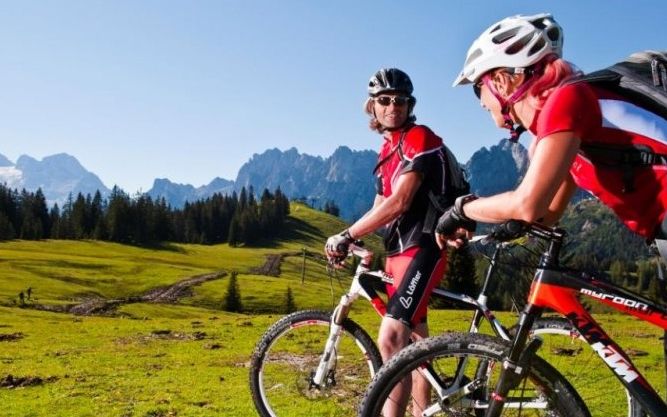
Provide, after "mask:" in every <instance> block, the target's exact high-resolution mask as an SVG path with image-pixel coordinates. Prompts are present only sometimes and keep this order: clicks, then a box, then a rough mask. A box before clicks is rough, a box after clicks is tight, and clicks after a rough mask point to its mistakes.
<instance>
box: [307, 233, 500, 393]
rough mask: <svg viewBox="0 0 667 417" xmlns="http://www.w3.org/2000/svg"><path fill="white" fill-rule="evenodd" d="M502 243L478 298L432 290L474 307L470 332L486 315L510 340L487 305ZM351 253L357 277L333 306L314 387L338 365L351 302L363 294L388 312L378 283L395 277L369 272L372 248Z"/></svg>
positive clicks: (381, 311)
mask: <svg viewBox="0 0 667 417" xmlns="http://www.w3.org/2000/svg"><path fill="white" fill-rule="evenodd" d="M481 239H483V236H480V237H477V238H476V239H475V240H481ZM502 246H503V244H502V243H499V244H497V245H496V249H495V251H494V253H493V255H492V257H491V260H490V262H491V263H490V265H489V268H488V269H487V272H486V277H485V281H484V285H483V287H482V289H481V291H480V294H479V296H478V297H477V299H474V298H472V297H469V296H467V295H464V294H458V293H453V292H450V291H447V290H443V289H440V288H435V289H434V290H433V293H432V296H435V297H440V298H444V299H447V300H450V301H453V302H455V303H457V304H461V305H466V306H468V307H470V309H471V310H474V315H473V318H472V321H471V323H470V328H469V332H471V333H476V332H477V331H478V329H479V325H480V324H481V322H482V320H483V319H485V318H486V320H487V321H488V322H489V323H490V324H491V327H492V329H493V331H494V332H495V334H496V335H497V336H499V337H502V338H503V339H505V340H510V336H509V334H508V333H507V330H506V329H505V328H504V327H503V326H502V324H501V323H500V322H499V321H498V320H497V319H496V317H495V316H494V314H493V312H492V311H491V310H490V309H489V308H488V307H487V305H486V302H487V296H486V288H487V285H488V282H489V280H490V278H491V276H492V275H493V272H494V270H495V267H496V265H497V262H498V257H499V255H500V252H501V247H502ZM349 253H350V255H351V256H356V257H358V258H359V259H360V262H359V265H358V266H357V269H356V271H355V274H354V278H353V279H352V283H351V285H350V289H349V290H348V292H347V293H346V294H343V295H342V296H341V298H340V301H339V303H338V305H337V306H336V307H335V308H334V311H333V313H332V315H331V325H330V329H329V336H328V338H327V341H326V344H325V348H324V352H323V354H322V356H321V357H320V362H319V364H318V367H317V370H316V371H315V372H314V374H313V377H312V379H311V386H315V387H322V386H324V385H325V384H324V383H325V381H326V377H327V375H328V374H329V372H330V371H331V370H332V369H334V368H335V362H336V355H335V352H336V350H337V349H338V344H339V342H340V332H341V330H342V328H343V327H342V324H343V321H344V320H345V319H346V318H347V317H348V315H349V312H350V308H351V307H352V304H354V302H355V301H356V300H357V299H358V298H359V297H360V296H361V297H363V298H365V299H367V300H368V301H369V302H370V303H371V306H372V307H373V309H374V310H375V311H376V312H377V313H378V315H380V316H381V317H384V315H385V313H386V312H387V308H386V305H385V302H384V301H383V300H382V298H381V297H380V295H379V294H378V292H377V291H376V289H375V284H377V283H378V282H382V283H384V284H392V283H393V278H392V277H391V276H389V275H387V274H386V273H384V271H370V264H371V260H372V256H373V253H372V252H371V251H369V250H367V249H365V248H363V247H361V246H358V245H354V244H352V245H350V250H349ZM460 366H464V363H462V364H461V365H460ZM371 371H372V370H371ZM424 372H425V373H428V374H430V375H427V376H426V377H427V378H437V375H436V374H435V372H433V371H430V370H424ZM460 389H461V390H463V389H466V387H463V388H460ZM443 395H444V394H443ZM448 395H452V393H449V394H448ZM457 395H458V394H457ZM445 396H447V395H445Z"/></svg>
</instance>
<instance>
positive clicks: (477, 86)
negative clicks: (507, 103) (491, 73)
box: [472, 80, 484, 99]
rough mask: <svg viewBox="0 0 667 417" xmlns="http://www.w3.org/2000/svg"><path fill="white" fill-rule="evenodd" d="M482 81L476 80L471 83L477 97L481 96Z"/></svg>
mask: <svg viewBox="0 0 667 417" xmlns="http://www.w3.org/2000/svg"><path fill="white" fill-rule="evenodd" d="M483 83H484V81H483V80H479V81H477V82H476V83H475V84H473V85H472V91H474V92H475V95H476V96H477V98H478V99H479V98H482V84H483Z"/></svg>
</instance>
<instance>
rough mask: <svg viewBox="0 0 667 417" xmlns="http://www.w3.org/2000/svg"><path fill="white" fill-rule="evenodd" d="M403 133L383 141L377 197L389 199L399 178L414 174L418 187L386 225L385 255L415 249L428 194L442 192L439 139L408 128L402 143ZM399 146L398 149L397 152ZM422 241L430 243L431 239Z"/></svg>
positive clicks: (418, 128)
mask: <svg viewBox="0 0 667 417" xmlns="http://www.w3.org/2000/svg"><path fill="white" fill-rule="evenodd" d="M402 134H403V131H396V132H392V135H391V139H385V142H384V143H383V144H382V148H381V149H380V154H379V158H378V159H379V161H380V162H379V166H378V168H377V176H378V181H377V184H378V189H377V193H378V194H380V195H382V196H384V197H385V198H386V197H389V196H391V195H392V192H393V188H394V184H395V183H396V181H397V180H398V177H399V176H400V175H401V174H404V173H407V172H417V173H419V174H421V177H422V183H421V185H420V186H419V189H418V190H417V192H416V193H415V196H414V198H413V200H412V204H411V205H410V207H409V208H408V210H407V211H406V212H405V213H403V214H401V215H400V216H399V217H398V218H396V219H394V220H393V221H392V222H391V223H389V224H388V225H387V228H386V231H385V249H386V250H387V255H395V254H398V253H402V252H404V251H405V250H407V249H409V248H411V247H413V246H416V245H419V242H420V240H421V239H422V235H424V233H423V231H422V229H423V227H424V220H425V217H426V213H427V211H428V209H429V205H430V204H431V203H430V199H429V191H432V192H433V194H435V195H442V194H444V192H445V169H446V165H445V153H444V152H445V150H444V148H443V143H442V139H440V137H438V136H437V135H436V134H435V133H433V132H432V131H431V129H429V128H428V127H426V126H422V125H413V126H411V127H408V130H407V132H406V133H405V136H404V137H403V141H402V143H401V136H402ZM399 145H400V149H399ZM425 238H427V239H429V240H431V241H434V237H433V236H432V235H428V236H425Z"/></svg>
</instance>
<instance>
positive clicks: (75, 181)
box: [0, 153, 110, 204]
mask: <svg viewBox="0 0 667 417" xmlns="http://www.w3.org/2000/svg"><path fill="white" fill-rule="evenodd" d="M0 183H4V184H6V185H7V186H8V187H10V188H13V189H17V190H22V189H26V190H28V191H36V190H37V189H41V190H42V192H43V193H44V196H45V197H46V200H47V201H48V202H49V203H51V204H53V203H56V202H57V203H60V204H62V203H63V202H64V201H66V200H67V198H68V196H69V194H70V193H73V195H74V196H76V194H77V193H82V194H84V195H86V194H91V195H93V194H95V192H96V191H97V190H99V191H100V193H102V195H104V196H106V195H108V194H109V193H110V190H109V189H108V188H107V187H106V186H105V185H104V183H102V181H101V180H100V179H99V177H98V176H97V175H95V174H93V173H92V172H89V171H88V170H86V169H85V168H84V167H83V166H82V165H81V164H80V163H79V161H78V160H77V159H76V158H75V157H73V156H71V155H68V154H65V153H60V154H56V155H51V156H47V157H45V158H44V159H42V160H41V161H38V160H36V159H34V158H32V157H30V156H27V155H22V156H20V157H19V159H18V160H17V161H16V163H15V164H14V163H13V162H11V161H10V160H9V159H7V158H6V157H5V156H4V155H0Z"/></svg>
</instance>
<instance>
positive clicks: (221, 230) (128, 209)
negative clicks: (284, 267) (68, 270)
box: [0, 185, 289, 246]
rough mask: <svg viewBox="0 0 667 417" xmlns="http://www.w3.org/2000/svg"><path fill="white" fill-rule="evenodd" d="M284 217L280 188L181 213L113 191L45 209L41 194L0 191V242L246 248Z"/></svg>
mask: <svg viewBox="0 0 667 417" xmlns="http://www.w3.org/2000/svg"><path fill="white" fill-rule="evenodd" d="M288 214H289V200H288V198H287V197H286V196H285V195H284V194H283V193H282V192H281V191H280V188H278V189H276V190H275V192H273V193H271V192H269V191H268V190H266V189H265V190H264V191H263V192H262V194H261V196H260V197H259V199H257V197H256V196H255V194H254V190H253V188H252V187H249V188H248V189H246V188H245V187H244V188H242V189H241V191H240V193H238V194H237V193H236V192H234V193H232V194H231V195H222V194H214V195H213V196H211V197H209V198H206V199H203V200H198V201H195V202H186V204H185V206H184V207H183V208H182V209H176V208H173V207H171V206H170V205H169V204H167V202H166V200H165V199H164V198H157V199H153V198H151V197H150V196H148V195H146V194H141V195H138V196H136V197H130V196H129V195H128V194H127V193H125V192H124V191H123V190H122V189H120V188H119V187H114V188H113V190H112V191H111V194H110V195H109V197H108V198H103V197H102V195H101V194H100V192H99V191H97V192H96V193H95V194H94V195H92V196H91V195H90V194H87V195H85V196H84V195H83V194H81V193H79V194H77V195H76V197H74V196H73V195H71V194H70V196H69V198H68V199H67V201H66V202H65V203H64V204H63V206H62V207H59V206H58V204H54V205H53V206H52V207H51V208H50V209H49V208H48V206H47V202H46V198H45V197H44V194H43V192H42V190H41V189H38V190H37V191H35V192H28V191H26V190H22V191H20V192H19V191H18V190H15V189H14V190H13V189H10V188H8V187H6V186H5V185H0V240H9V239H28V240H36V239H94V240H104V241H111V242H118V243H125V244H135V245H147V244H153V243H157V242H164V241H170V242H180V243H200V244H215V243H229V244H230V245H235V246H236V245H241V244H246V245H248V244H249V245H251V244H255V243H257V242H258V240H259V239H263V238H269V239H270V238H272V237H274V236H275V235H276V234H277V233H278V231H279V230H280V226H281V225H282V224H283V223H284V221H285V219H286V218H287V215H288Z"/></svg>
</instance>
